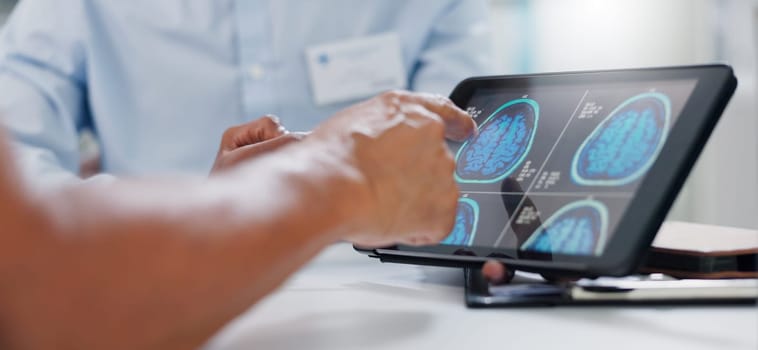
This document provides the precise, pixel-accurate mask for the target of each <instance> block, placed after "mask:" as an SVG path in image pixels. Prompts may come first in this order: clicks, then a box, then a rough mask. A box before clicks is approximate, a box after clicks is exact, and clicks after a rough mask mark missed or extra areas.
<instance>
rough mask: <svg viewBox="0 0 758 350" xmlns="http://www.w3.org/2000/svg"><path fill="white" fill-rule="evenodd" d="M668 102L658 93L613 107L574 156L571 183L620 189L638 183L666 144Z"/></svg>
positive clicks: (648, 94)
mask: <svg viewBox="0 0 758 350" xmlns="http://www.w3.org/2000/svg"><path fill="white" fill-rule="evenodd" d="M670 123H671V102H670V101H669V98H668V97H667V96H666V95H664V94H661V93H656V92H650V93H644V94H640V95H637V96H634V97H632V98H630V99H628V100H626V101H624V102H623V103H622V104H621V105H619V106H618V107H616V109H614V110H613V111H612V112H611V113H610V114H609V115H608V117H606V118H605V120H603V122H602V123H600V124H599V125H598V126H597V128H595V130H594V131H593V132H592V133H591V134H590V136H589V137H587V139H585V140H584V143H582V145H581V146H580V147H579V150H577V152H576V154H575V155H574V159H573V162H572V164H571V179H572V180H573V181H574V182H575V183H577V184H579V185H583V186H620V185H625V184H628V183H630V182H632V181H634V180H637V179H638V178H639V177H640V176H642V175H643V174H644V173H645V172H646V171H647V170H648V169H649V168H650V166H651V165H652V164H653V162H654V161H655V159H656V158H657V157H658V153H659V152H660V150H661V148H662V147H663V144H664V143H665V142H666V136H667V135H668V131H669V126H670Z"/></svg>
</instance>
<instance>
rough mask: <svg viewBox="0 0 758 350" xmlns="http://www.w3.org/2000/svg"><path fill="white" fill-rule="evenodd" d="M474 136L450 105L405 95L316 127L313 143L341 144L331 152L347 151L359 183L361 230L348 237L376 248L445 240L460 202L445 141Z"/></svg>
mask: <svg viewBox="0 0 758 350" xmlns="http://www.w3.org/2000/svg"><path fill="white" fill-rule="evenodd" d="M475 129H476V125H475V124H474V121H473V120H472V119H471V117H470V116H469V115H468V114H466V113H465V112H464V111H462V110H460V109H459V108H458V107H456V106H455V105H454V104H453V103H452V102H451V101H450V100H448V99H446V98H444V97H442V96H436V95H429V94H418V93H409V92H401V91H393V92H387V93H384V94H382V95H380V96H377V97H375V98H373V99H370V100H368V101H365V102H363V103H360V104H357V105H354V106H352V107H350V108H347V109H345V110H343V111H341V112H339V113H337V114H336V115H335V116H334V117H333V118H331V119H330V120H328V121H327V122H325V123H324V124H322V125H321V126H320V127H319V128H317V129H316V130H315V131H314V132H313V134H312V135H311V136H310V137H309V141H310V140H313V141H318V142H320V141H324V140H330V139H331V140H335V141H336V142H334V143H333V144H335V145H336V146H337V147H334V150H333V152H335V153H338V152H343V155H342V159H343V160H345V162H344V163H345V164H346V165H347V168H348V169H346V170H347V171H351V170H352V171H353V172H355V173H356V174H357V175H358V176H357V177H358V178H359V179H360V181H359V186H358V191H357V192H356V191H354V193H353V195H352V196H351V200H350V201H348V202H347V205H350V206H351V207H353V208H356V210H357V211H358V213H359V214H358V215H354V216H353V218H354V219H355V221H356V225H354V226H352V227H351V229H350V230H349V231H350V232H347V233H346V234H345V236H344V237H342V238H344V239H347V240H349V241H351V242H353V243H356V244H358V245H361V246H370V247H376V246H382V245H390V244H397V243H403V244H411V245H424V244H432V243H436V242H439V241H440V240H442V239H443V238H444V237H445V236H446V235H448V234H449V233H450V231H451V230H452V227H453V224H454V221H455V211H456V207H457V203H458V197H459V192H458V187H457V185H456V183H455V181H454V180H453V170H454V167H455V163H454V160H453V157H452V154H451V153H450V151H449V150H448V147H447V145H446V144H445V136H447V137H449V138H452V139H455V140H459V141H462V140H465V139H466V138H468V137H469V136H470V135H471V134H472V133H474V132H475ZM327 142H328V141H327ZM340 165H341V164H340Z"/></svg>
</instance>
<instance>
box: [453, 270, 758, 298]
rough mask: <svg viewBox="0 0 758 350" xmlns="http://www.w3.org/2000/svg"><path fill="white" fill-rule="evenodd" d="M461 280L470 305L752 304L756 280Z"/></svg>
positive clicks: (469, 273) (467, 274)
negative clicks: (496, 283) (499, 282)
mask: <svg viewBox="0 0 758 350" xmlns="http://www.w3.org/2000/svg"><path fill="white" fill-rule="evenodd" d="M464 278H465V301H466V306H468V307H470V308H498V307H545V306H608V305H617V306H635V305H636V306H643V305H669V306H673V305H678V306H688V305H757V304H758V279H731V280H677V279H673V278H670V277H667V276H664V275H661V274H653V275H649V276H631V277H623V278H599V279H595V280H587V279H584V280H579V281H576V282H563V283H561V282H557V283H555V282H553V283H551V282H546V281H544V280H542V279H541V278H540V277H539V276H538V275H533V274H525V275H522V274H517V275H516V277H515V278H514V280H513V281H512V282H511V283H510V284H506V285H501V286H492V285H490V284H489V283H488V282H487V281H486V280H485V279H484V277H483V276H482V274H481V271H480V270H479V269H474V268H466V269H464Z"/></svg>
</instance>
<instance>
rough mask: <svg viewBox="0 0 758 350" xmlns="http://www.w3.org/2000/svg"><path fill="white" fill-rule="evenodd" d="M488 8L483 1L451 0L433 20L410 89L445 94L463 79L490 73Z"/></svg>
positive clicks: (490, 49) (412, 76)
mask: <svg viewBox="0 0 758 350" xmlns="http://www.w3.org/2000/svg"><path fill="white" fill-rule="evenodd" d="M489 11H490V10H489V8H488V1H486V0H454V1H451V2H450V5H449V6H448V7H447V8H446V9H445V10H444V11H443V12H441V14H440V16H439V18H437V19H435V20H434V22H433V23H434V24H433V26H432V28H431V30H430V32H429V35H428V38H427V41H426V45H425V46H424V49H423V51H422V52H421V55H420V56H419V59H418V62H417V63H416V66H415V67H414V69H413V70H412V71H411V76H410V88H411V89H412V90H415V91H423V92H432V93H438V94H442V95H448V94H450V92H451V91H452V90H453V88H454V87H455V85H456V84H458V83H459V82H460V81H461V80H463V79H465V78H468V77H471V76H475V75H486V74H491V70H492V63H493V62H492V61H493V59H492V40H491V28H490V19H489V16H488V13H489Z"/></svg>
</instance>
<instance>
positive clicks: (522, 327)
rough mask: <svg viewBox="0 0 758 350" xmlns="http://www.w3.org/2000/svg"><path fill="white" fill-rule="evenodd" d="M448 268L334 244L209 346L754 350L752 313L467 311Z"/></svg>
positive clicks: (756, 315)
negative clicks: (392, 260)
mask: <svg viewBox="0 0 758 350" xmlns="http://www.w3.org/2000/svg"><path fill="white" fill-rule="evenodd" d="M462 280H463V274H462V272H461V271H460V270H457V269H443V268H430V267H417V266H407V265H395V264H381V263H379V262H378V261H377V260H375V259H369V258H367V257H365V256H363V255H360V254H358V253H355V252H354V251H353V250H352V248H351V247H350V246H349V245H347V244H338V245H335V246H333V247H331V248H329V249H327V250H326V251H324V252H323V253H322V254H321V255H320V256H319V257H318V258H317V259H316V260H315V261H313V262H312V263H311V264H310V265H308V266H307V267H306V268H305V269H303V270H302V271H300V272H299V273H298V274H297V275H295V276H294V277H293V278H292V279H291V280H290V281H289V282H288V283H287V284H285V285H284V286H283V287H282V288H281V289H280V290H279V291H278V292H276V293H274V294H273V295H271V296H270V297H269V298H268V299H266V300H264V301H263V302H262V303H260V304H258V305H257V306H255V307H253V308H252V309H251V310H250V311H248V312H247V313H246V314H244V315H242V316H241V317H240V318H239V319H237V320H236V321H235V322H233V323H232V324H231V325H229V326H228V327H227V328H226V329H225V330H223V331H222V332H221V333H220V334H219V335H218V336H216V338H214V339H213V340H212V341H211V342H210V343H209V345H208V350H220V349H266V350H273V349H297V350H320V349H330V350H332V349H413V350H418V349H551V348H552V349H566V348H568V349H572V348H577V349H579V348H581V349H607V348H613V349H644V350H652V349H688V350H695V349H749V350H756V349H758V309H757V308H755V307H744V306H736V307H636V308H620V307H592V308H578V307H559V308H522V309H499V310H498V309H493V310H470V309H467V308H466V307H465V306H464V304H463V287H462Z"/></svg>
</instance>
